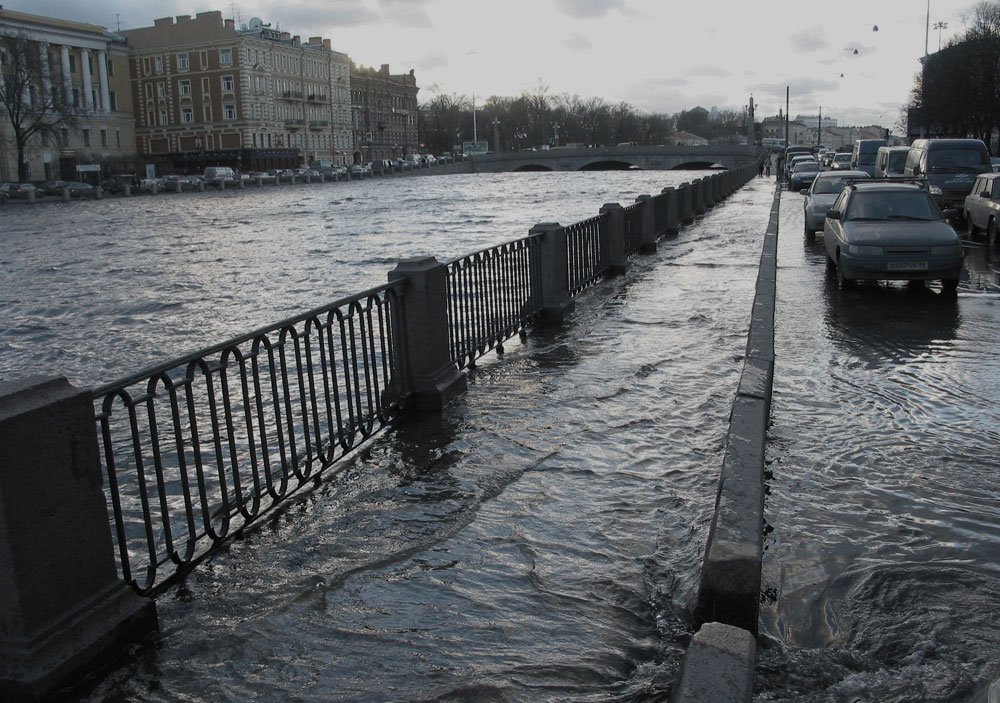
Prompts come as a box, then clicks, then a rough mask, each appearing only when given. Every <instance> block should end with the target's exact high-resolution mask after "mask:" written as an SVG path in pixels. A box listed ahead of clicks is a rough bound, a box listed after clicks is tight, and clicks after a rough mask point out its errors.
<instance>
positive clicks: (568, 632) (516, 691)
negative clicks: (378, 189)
mask: <svg viewBox="0 0 1000 703" xmlns="http://www.w3.org/2000/svg"><path fill="white" fill-rule="evenodd" d="M773 193H774V182H773V180H770V179H766V178H758V179H753V180H751V181H750V182H749V183H748V184H747V185H746V186H745V187H744V188H743V189H741V190H739V191H737V192H736V193H734V194H733V195H732V196H731V197H730V198H729V199H728V200H727V201H726V202H725V203H724V204H722V205H720V206H717V207H715V208H714V209H713V210H711V211H709V212H708V213H707V214H706V215H705V216H704V217H703V218H699V219H698V220H697V221H696V222H695V223H694V224H692V225H690V226H687V227H684V228H682V229H681V231H680V233H679V235H678V236H676V237H674V238H669V239H664V240H661V241H660V243H659V249H658V251H657V252H656V253H654V254H652V255H649V256H643V257H638V258H635V259H633V260H632V262H631V264H630V270H629V271H628V273H627V274H626V275H624V276H622V277H619V278H615V279H611V280H608V281H605V282H602V283H600V284H598V285H597V286H595V287H594V288H593V289H592V290H591V291H588V292H587V293H585V294H584V295H582V296H580V297H579V298H578V299H577V308H576V312H575V313H574V314H573V315H572V316H570V318H569V319H568V321H567V323H566V324H565V325H564V326H563V327H561V328H558V329H554V330H538V331H535V332H533V333H532V334H531V335H530V336H529V337H528V338H527V340H526V341H525V342H524V343H523V344H520V345H519V344H513V345H508V348H507V353H506V355H505V356H504V357H503V358H501V359H497V360H495V361H490V362H487V363H481V364H480V366H479V367H478V368H477V369H475V370H474V371H473V372H472V373H471V374H470V376H469V389H468V392H467V393H466V394H465V395H464V396H462V397H461V398H459V399H458V400H457V401H455V402H453V403H452V404H451V405H450V406H448V407H447V408H446V409H445V411H444V412H443V413H442V414H441V415H440V416H424V417H423V418H420V419H409V420H404V421H403V422H401V423H400V424H399V425H398V426H397V427H394V428H390V429H389V430H388V431H387V432H386V433H384V434H383V435H381V436H380V437H378V438H377V439H376V440H375V441H374V442H373V443H372V444H370V445H369V446H368V447H366V448H365V449H364V450H363V451H362V452H360V453H359V455H358V456H357V458H356V459H355V460H354V461H352V462H349V463H348V464H347V465H346V466H345V467H343V468H342V469H341V470H340V471H339V473H337V474H330V475H329V476H328V480H327V481H326V482H325V483H324V484H323V485H321V486H320V487H319V488H318V489H317V490H315V491H314V492H313V493H311V494H308V495H306V496H303V497H301V498H300V499H298V500H296V501H294V502H293V504H292V505H291V506H289V508H288V509H287V510H285V511H283V512H282V513H280V514H278V515H276V516H273V517H272V518H270V519H269V520H267V521H265V524H263V525H261V526H260V527H259V528H258V529H257V530H255V531H253V532H251V533H250V534H249V535H248V536H246V537H245V538H243V539H241V540H237V541H234V542H232V543H231V544H230V545H229V546H228V548H227V549H225V550H224V551H222V552H221V553H219V554H218V555H215V556H213V557H212V558H211V559H209V560H207V561H206V562H205V563H204V564H202V565H201V566H199V567H198V568H197V569H196V570H195V571H194V573H192V574H191V575H190V576H189V577H188V578H187V580H186V582H185V583H183V584H182V585H180V586H177V587H173V588H171V589H169V590H167V592H166V593H164V594H163V595H161V596H160V597H159V598H158V600H157V608H158V612H159V617H160V621H161V632H160V633H159V634H158V635H157V637H156V646H154V647H145V648H143V649H142V650H141V652H140V653H139V654H138V656H136V657H135V658H134V659H132V660H131V661H130V662H128V663H126V664H124V665H123V666H122V667H120V668H119V669H118V670H116V671H114V672H112V673H111V674H110V675H109V676H108V678H106V679H105V680H104V681H102V682H101V683H100V684H99V686H98V688H97V689H96V690H95V691H94V692H93V694H92V696H91V699H92V700H101V699H103V698H104V697H105V696H115V695H120V696H127V697H128V699H129V700H137V701H138V700H149V701H160V700H162V701H170V700H178V699H184V700H220V699H222V700H235V699H240V700H262V701H266V700H299V701H404V700H405V701H414V700H428V701H429V700H437V701H460V700H470V701H472V700H475V701H481V700H497V701H529V700H530V701H540V700H552V701H561V700H567V699H572V700H579V701H587V700H601V701H607V700H625V699H628V700H633V699H635V698H637V697H643V698H649V699H651V700H654V699H661V698H664V697H665V696H666V693H667V691H669V689H670V687H671V685H672V684H673V681H674V677H675V675H676V670H677V667H678V665H679V662H680V659H681V657H682V655H683V652H684V649H685V647H686V645H687V642H688V640H689V639H690V636H691V624H690V623H691V619H690V614H691V609H692V608H693V605H694V599H695V597H696V595H697V588H698V580H699V575H700V568H701V558H702V554H703V552H704V548H705V542H706V538H707V532H708V527H709V523H710V521H711V516H712V510H713V505H714V500H715V491H716V485H717V481H718V476H719V470H720V468H721V465H722V456H723V449H724V440H725V436H726V432H727V429H728V416H729V412H730V410H731V407H732V402H733V398H734V395H735V393H736V387H737V384H738V382H739V376H740V372H741V370H742V356H743V353H744V348H745V346H746V340H747V329H748V325H749V321H750V310H751V304H752V301H753V296H754V285H755V282H756V275H757V264H758V261H759V257H760V251H761V244H762V241H763V236H764V233H765V231H766V228H767V222H768V217H769V213H770V208H771V205H772V199H773Z"/></svg>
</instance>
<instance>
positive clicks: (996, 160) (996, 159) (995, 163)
mask: <svg viewBox="0 0 1000 703" xmlns="http://www.w3.org/2000/svg"><path fill="white" fill-rule="evenodd" d="M990 165H991V166H992V167H993V173H997V172H998V171H1000V156H991V157H990Z"/></svg>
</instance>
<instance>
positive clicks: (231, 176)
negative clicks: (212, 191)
mask: <svg viewBox="0 0 1000 703" xmlns="http://www.w3.org/2000/svg"><path fill="white" fill-rule="evenodd" d="M204 178H205V185H210V186H216V187H218V186H219V185H220V184H222V183H225V184H226V185H228V184H230V183H235V182H236V171H234V170H233V169H231V168H230V167H229V166H209V167H208V168H206V169H205V175H204Z"/></svg>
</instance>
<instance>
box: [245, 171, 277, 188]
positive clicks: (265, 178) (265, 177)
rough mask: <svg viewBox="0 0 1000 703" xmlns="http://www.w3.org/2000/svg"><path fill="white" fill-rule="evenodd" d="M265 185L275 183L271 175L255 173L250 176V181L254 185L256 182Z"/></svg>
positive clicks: (261, 172) (273, 176) (260, 172)
mask: <svg viewBox="0 0 1000 703" xmlns="http://www.w3.org/2000/svg"><path fill="white" fill-rule="evenodd" d="M258 180H259V181H260V182H261V183H265V184H267V185H272V184H273V183H274V182H275V180H276V179H275V175H274V174H273V173H268V172H267V171H257V172H256V173H251V174H250V181H251V182H253V183H256V182H257V181H258Z"/></svg>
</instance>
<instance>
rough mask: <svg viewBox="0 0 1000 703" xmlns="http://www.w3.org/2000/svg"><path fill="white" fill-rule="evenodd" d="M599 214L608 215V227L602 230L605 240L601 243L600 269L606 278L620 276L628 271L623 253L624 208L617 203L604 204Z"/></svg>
mask: <svg viewBox="0 0 1000 703" xmlns="http://www.w3.org/2000/svg"><path fill="white" fill-rule="evenodd" d="M600 213H601V214H602V215H603V214H605V213H607V215H608V226H607V228H606V229H605V230H604V232H605V237H606V239H605V240H604V241H603V242H601V255H602V256H604V257H607V259H606V261H602V262H601V263H602V264H603V266H602V268H604V269H605V273H606V274H607V275H608V276H621V275H622V274H624V273H625V272H626V271H627V270H628V255H627V254H626V252H625V208H623V207H622V206H621V205H619V204H618V203H605V204H604V205H603V206H601V210H600Z"/></svg>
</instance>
